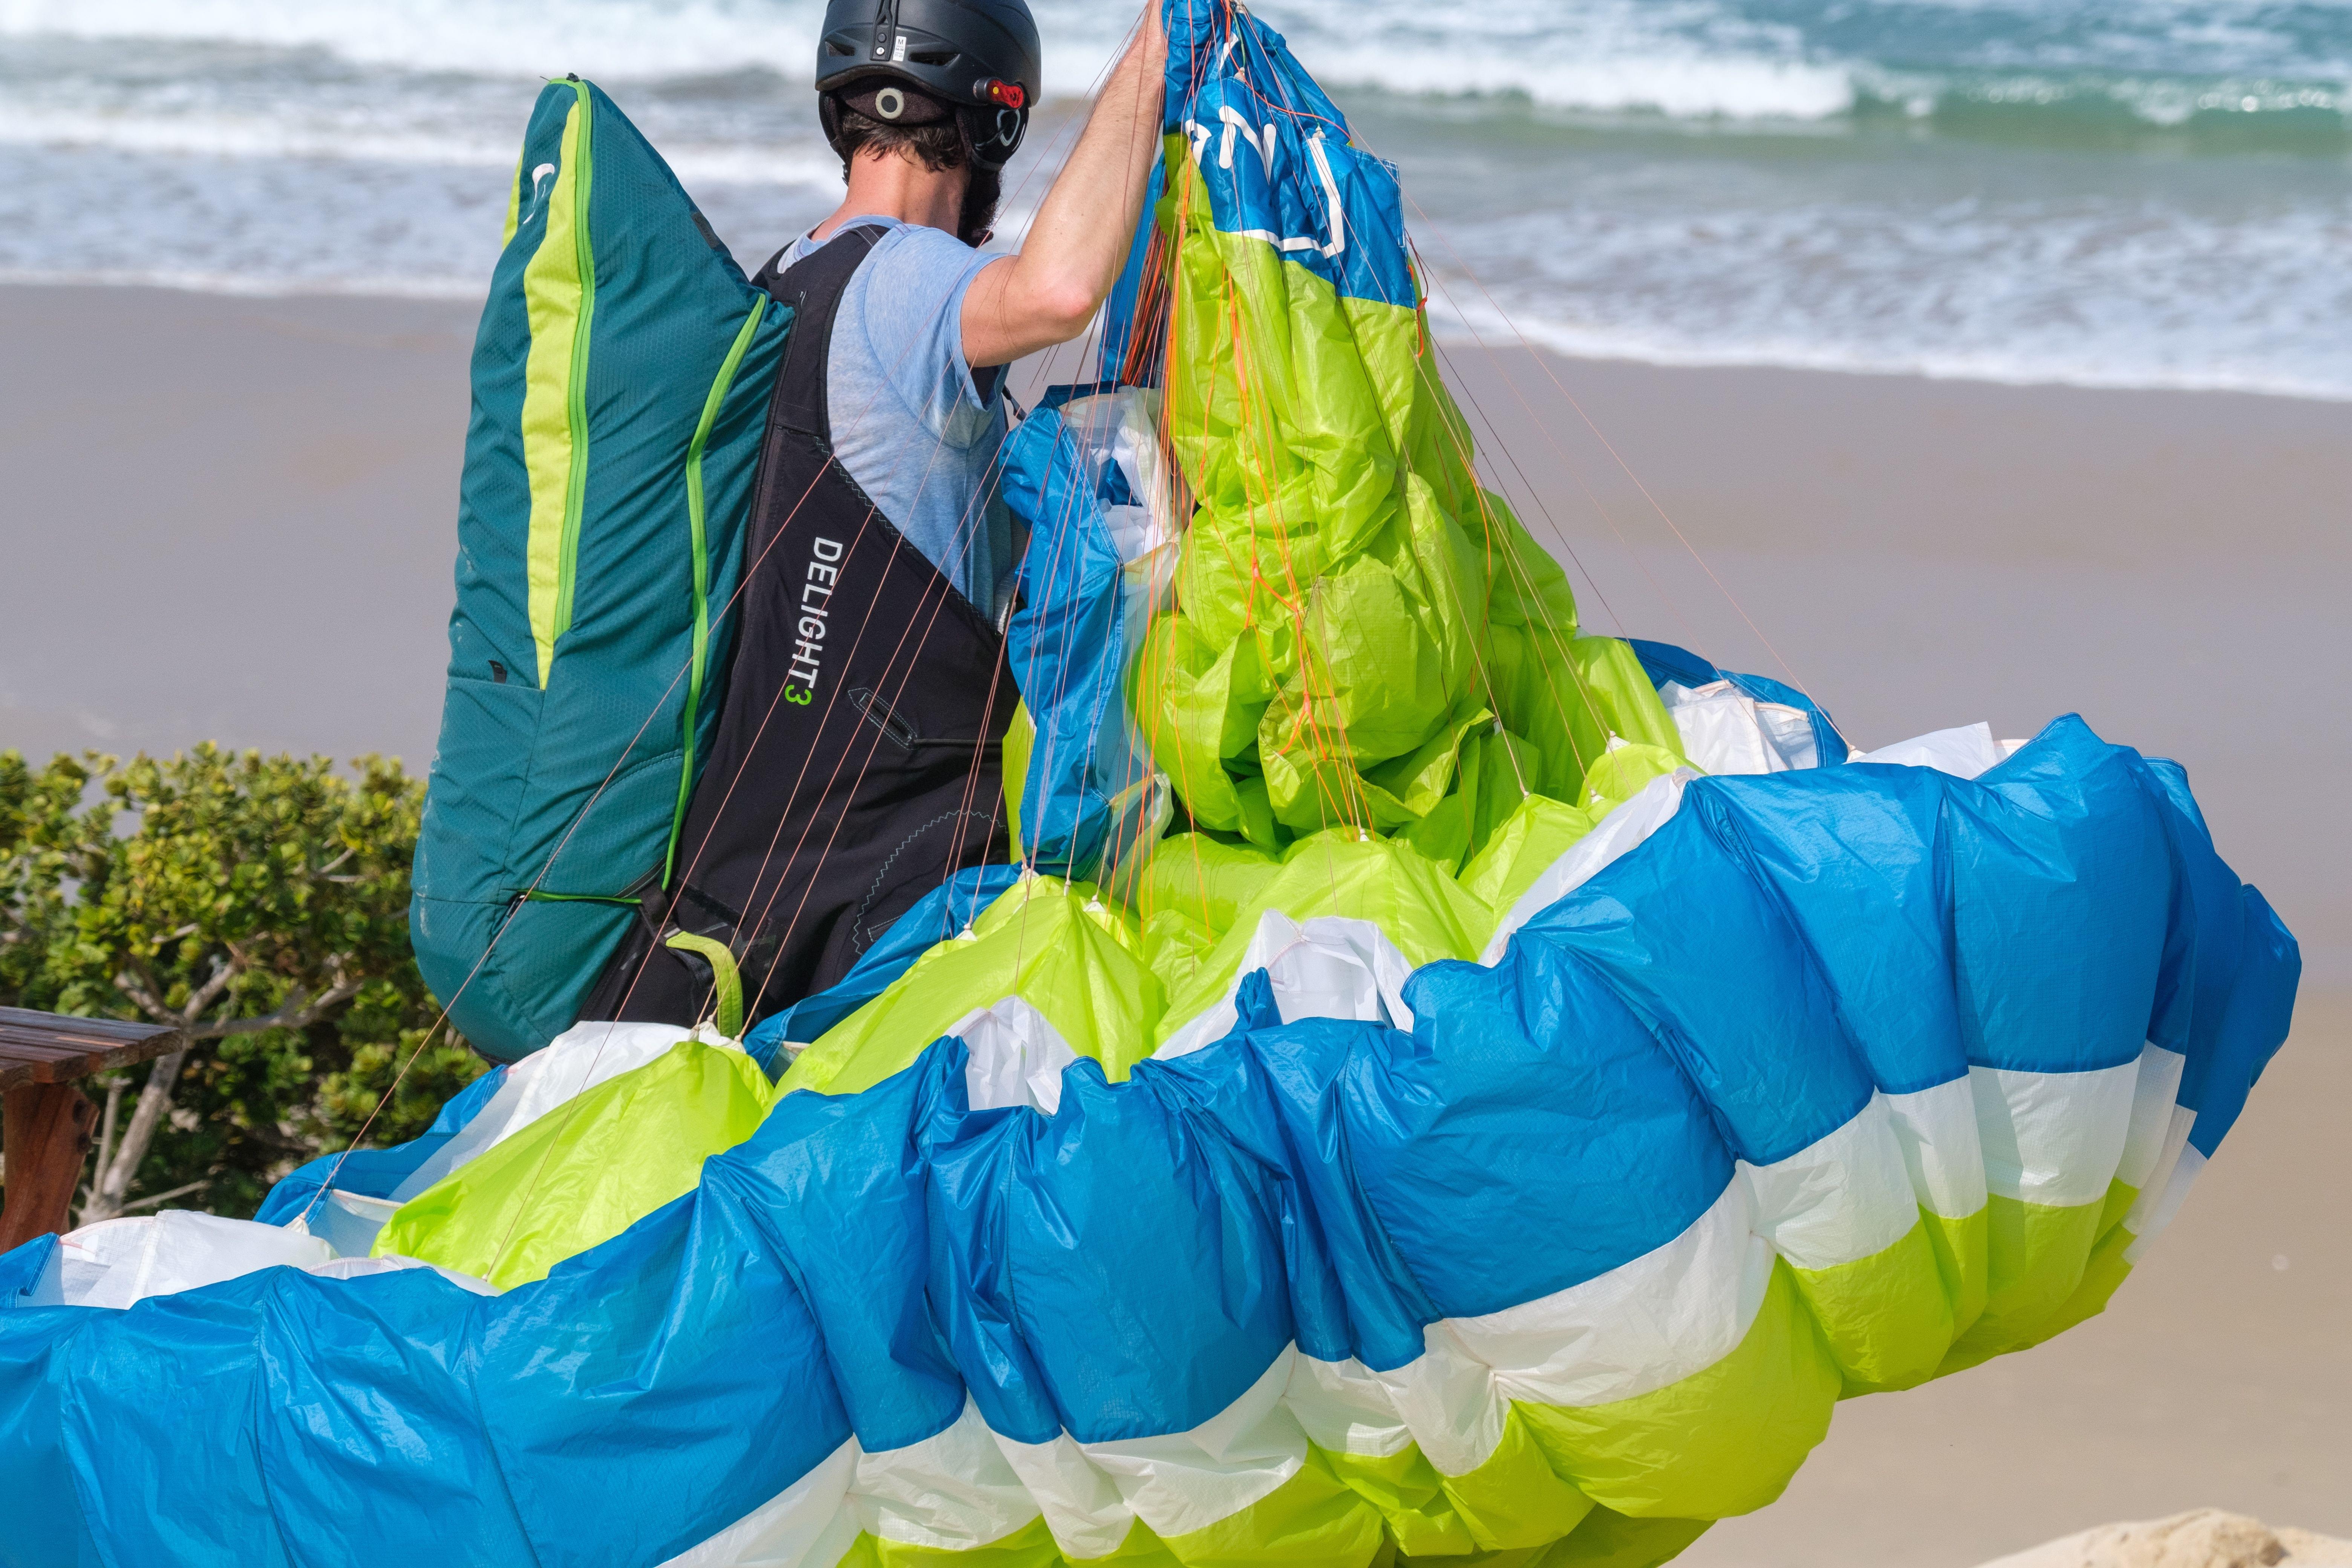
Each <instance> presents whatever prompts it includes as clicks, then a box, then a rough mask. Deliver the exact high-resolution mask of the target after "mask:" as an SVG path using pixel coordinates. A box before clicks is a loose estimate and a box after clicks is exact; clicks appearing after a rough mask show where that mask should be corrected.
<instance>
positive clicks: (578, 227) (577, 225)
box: [555, 77, 596, 641]
mask: <svg viewBox="0 0 2352 1568" xmlns="http://www.w3.org/2000/svg"><path fill="white" fill-rule="evenodd" d="M572 91H573V92H575V93H577V94H579V95H580V146H579V163H580V166H579V170H578V173H577V174H576V176H575V177H574V179H573V180H572V253H573V257H574V265H576V266H577V267H578V268H579V269H580V314H579V317H578V319H577V320H575V321H573V322H572V365H571V385H570V388H569V390H568V394H567V402H566V407H567V409H568V411H569V413H570V415H571V419H572V471H571V473H570V474H569V475H568V476H566V477H567V479H569V481H570V484H569V488H568V489H566V491H565V493H564V497H563V545H562V551H563V565H562V576H561V577H560V578H559V579H558V580H557V585H556V590H555V636H556V639H557V640H558V641H562V637H563V634H564V633H565V632H568V631H570V630H571V629H572V579H573V577H574V576H575V575H576V574H577V573H578V571H579V568H580V513H581V510H582V507H583V503H584V502H585V500H586V499H587V494H588V342H589V327H590V325H591V323H592V322H593V321H594V320H595V316H596V251H595V247H594V246H593V244H591V243H590V240H589V237H588V195H589V187H590V186H591V185H592V184H593V183H594V180H595V174H596V153H595V132H596V123H595V106H594V102H593V100H592V99H591V98H590V97H589V95H588V84H587V83H586V82H584V81H582V80H581V79H579V78H578V77H573V78H572Z"/></svg>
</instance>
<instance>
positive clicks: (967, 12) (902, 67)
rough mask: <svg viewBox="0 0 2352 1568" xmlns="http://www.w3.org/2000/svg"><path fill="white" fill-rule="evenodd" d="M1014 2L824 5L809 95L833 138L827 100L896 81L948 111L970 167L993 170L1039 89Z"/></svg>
mask: <svg viewBox="0 0 2352 1568" xmlns="http://www.w3.org/2000/svg"><path fill="white" fill-rule="evenodd" d="M1039 55H1040V47H1039V44H1038V40H1037V24H1036V22H1035V21H1034V20H1033V19H1032V18H1031V17H1030V15H1029V7H1028V5H1026V4H1024V0H827V4H826V5H825V8H824V36H823V37H820V38H819V39H818V41H817V46H816V89H817V91H819V92H821V93H823V94H824V95H825V105H824V122H825V134H826V136H827V138H828V139H829V140H834V139H835V134H834V128H835V124H836V123H837V118H838V112H839V111H838V109H837V107H836V105H835V100H836V98H837V97H839V96H841V95H842V94H844V93H845V90H846V89H850V88H852V87H853V86H858V85H863V86H866V87H869V88H872V87H879V86H882V85H885V84H887V82H890V81H901V82H905V83H907V84H908V86H910V87H913V88H915V89H918V90H919V91H920V92H923V93H926V94H928V95H929V96H930V97H932V98H935V99H938V100H940V101H941V102H943V103H945V104H947V105H948V106H950V107H951V108H952V109H954V110H956V120H957V121H958V123H960V124H961V126H962V127H963V132H964V138H965V140H966V141H967V142H969V143H970V144H971V153H972V157H973V158H974V160H975V161H977V162H979V163H982V164H985V165H986V166H988V167H990V168H992V169H1001V168H1003V166H1004V163H1005V161H1006V160H1007V159H1009V158H1011V157H1012V156H1013V152H1014V150H1015V149H1017V148H1018V147H1019V146H1020V145H1021V138H1022V137H1023V135H1024V134H1025V133H1026V132H1027V131H1028V128H1029V109H1030V106H1031V105H1032V104H1034V103H1035V102H1036V101H1037V95H1038V93H1039V92H1040V91H1041V90H1042V89H1043V87H1044V85H1045V84H1044V75H1045V72H1044V67H1043V65H1042V64H1041V62H1040V58H1039Z"/></svg>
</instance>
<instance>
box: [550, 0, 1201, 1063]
mask: <svg viewBox="0 0 2352 1568" xmlns="http://www.w3.org/2000/svg"><path fill="white" fill-rule="evenodd" d="M817 54H818V63H817V79H816V87H817V91H818V94H819V114H820V117H821V120H822V122H823V124H824V128H825V132H826V135H827V138H828V140H829V141H830V142H832V144H833V146H834V149H835V151H836V152H837V153H840V154H841V158H842V164H843V174H844V177H845V180H846V182H847V184H848V192H847V194H846V195H845V197H844V199H843V201H842V204H841V205H840V207H839V208H838V209H836V210H835V212H834V214H833V215H832V216H829V217H827V218H826V219H825V220H824V222H823V223H821V224H819V225H818V226H816V227H815V228H814V229H813V230H811V231H810V232H809V233H808V234H807V235H805V236H803V237H801V238H800V239H798V240H796V241H794V242H793V244H791V245H789V246H786V247H784V248H783V249H782V251H781V252H779V253H778V254H777V256H776V257H775V258H773V259H772V260H771V261H770V262H769V264H768V265H767V266H766V267H765V268H761V271H760V273H759V274H758V276H757V277H756V278H755V279H753V281H754V282H755V283H757V284H758V285H759V286H761V287H763V288H765V289H767V290H768V291H769V293H770V294H772V296H773V297H774V298H775V299H776V300H778V301H779V302H780V303H782V304H783V305H786V306H789V307H790V308H791V309H792V310H793V311H794V312H795V315H794V321H793V331H792V337H791V340H790V343H789V346H788V347H787V349H786V352H785V356H784V363H783V366H782V371H781V373H780V375H779V379H778V384H777V388H776V393H775V399H774V404H773V405H772V408H771V411H770V415H769V424H768V433H767V444H766V446H765V447H764V449H763V451H762V454H761V471H760V479H759V482H758V485H757V487H756V489H755V491H754V494H753V499H752V510H751V528H750V530H749V531H748V535H747V539H746V543H745V552H746V553H745V575H746V586H745V590H744V594H743V597H742V601H741V605H740V610H739V612H738V613H739V615H740V626H739V630H738V637H739V643H738V651H737V653H736V656H735V659H734V664H733V668H732V671H731V673H730V677H729V686H728V690H727V695H726V703H725V707H724V708H723V710H722V711H721V716H720V720H719V732H718V738H717V741H716V742H715V743H714V745H713V748H712V753H711V756H710V758H709V761H708V762H707V763H706V764H705V766H704V769H703V773H702V776H701V780H700V783H699V784H698V787H697V790H696V793H695V796H694V799H693V801H692V803H691V805H690V806H689V807H688V815H687V821H686V830H685V833H684V835H683V837H682V838H681V840H680V845H681V852H682V854H683V855H684V856H685V857H686V864H685V867H684V869H683V874H682V875H681V877H680V878H679V880H678V885H677V889H675V891H674V892H671V893H667V894H665V893H662V892H661V891H660V890H659V889H655V890H654V891H653V892H652V894H651V895H650V896H649V897H648V898H647V900H646V904H645V905H644V906H643V911H644V916H645V918H644V919H643V921H641V922H640V924H639V927H638V929H637V931H636V932H635V936H634V938H633V940H632V941H631V942H629V943H628V944H626V945H625V947H624V948H623V950H622V952H620V954H619V955H617V956H616V958H615V959H614V963H613V964H612V966H611V967H610V968H609V969H608V970H607V972H606V973H605V975H604V979H603V981H602V982H601V983H600V984H599V985H598V988H597V992H596V994H595V995H594V996H593V997H592V998H591V1000H590V1002H589V1005H588V1009H587V1012H586V1013H585V1015H584V1016H589V1017H596V1018H627V1019H643V1020H652V1021H667V1022H672V1023H679V1024H690V1023H693V1022H695V1021H696V1020H697V1019H698V1018H700V1017H702V1016H705V1015H706V1014H707V1013H708V1011H709V1005H710V998H711V995H712V993H713V988H714V984H715V982H716V980H717V976H716V975H715V974H714V973H713V971H712V969H711V968H710V967H709V962H708V961H706V960H705V959H703V958H701V957H699V956H697V955H696V952H694V951H692V950H695V949H699V950H700V951H702V952H708V951H709V948H708V946H707V945H705V944H703V943H698V942H695V941H693V940H692V939H695V938H701V939H708V941H710V942H719V943H720V944H723V945H724V947H725V948H726V950H727V952H728V953H729V954H730V956H731V958H732V961H733V963H735V965H736V966H737V967H738V968H739V969H740V973H741V978H742V984H743V990H744V1000H745V1001H746V1003H747V1004H748V1006H747V1009H746V1016H747V1018H750V1019H754V1020H756V1019H757V1018H759V1017H761V1016H764V1015H766V1014H769V1013H773V1012H775V1011H777V1010H778V1009H780V1008H782V1007H783V1006H785V1005H789V1004H791V1003H793V1002H794V1001H797V1000H798V999H799V998H801V997H802V996H804V995H807V994H812V993H814V992H815V991H819V990H822V989H824V987H826V986H828V985H830V984H833V983H834V982H835V981H836V980H838V979H840V978H841V976H842V975H843V974H845V973H847V971H848V970H849V969H850V967H851V966H852V965H854V964H855V963H856V961H857V959H858V957H859V956H860V955H861V954H862V953H863V952H865V951H866V949H867V948H868V947H870V946H872V945H873V943H874V942H876V941H877V939H878V938H879V937H880V936H881V935H882V934H883V933H884V932H885V931H887V930H888V929H889V927H890V925H891V923H892V922H893V921H896V920H897V919H898V916H899V915H901V914H903V913H905V912H906V910H908V908H909V907H910V906H911V905H912V904H914V903H915V902H916V901H917V900H919V899H920V898H921V897H922V896H923V895H924V894H926V893H928V892H929V891H931V890H932V889H935V888H937V887H939V886H940V883H941V882H942V881H943V880H944V879H946V878H947V877H949V876H950V875H951V874H952V873H954V872H955V871H957V870H958V869H960V868H963V867H966V866H971V865H975V864H980V863H982V862H985V861H991V860H1003V858H1005V857H1006V854H1007V852H1008V843H1007V824H1006V821H1005V815H1004V810H1003V802H1002V779H1001V757H1000V752H1001V746H1002V742H1003V735H1004V731H1005V729H1006V727H1007V725H1008V724H1009V722H1010V721H1011V717H1012V711H1013V706H1014V704H1015V702H1016V701H1017V700H1018V693H1017V692H1016V691H1015V690H1014V689H1013V680H1012V679H1011V676H1010V673H1009V672H1008V671H1007V670H1006V668H1005V667H1004V639H1003V630H1004V626H1005V623H1006V621H1007V619H1008V617H1009V616H1010V614H1011V611H1012V608H1013V606H1012V604H1011V595H1012V583H1013V568H1014V566H1015V565H1016V560H1015V544H1014V538H1013V522H1012V519H1011V517H1010V515H1009V514H1008V512H1007V511H1006V510H1005V508H1004V506H1003V502H1002V501H1001V500H999V499H998V498H997V497H996V495H995V480H996V478H997V476H996V473H995V468H994V465H995V459H996V456H997V448H998V447H999V446H1000V445H1001V444H1002V443H1003V439H1004V436H1005V431H1006V425H1007V419H1006V408H1005V401H1004V395H1003V382H1004V379H1005V374H1004V373H1005V368H1006V367H1007V366H1009V365H1011V364H1012V363H1013V361H1014V360H1017V359H1019V358H1021V357H1022V356H1023V355H1024V354H1029V353H1035V352H1037V351H1039V350H1041V349H1046V348H1051V347H1053V346H1055V345H1056V344H1059V343H1065V342H1070V341H1071V340H1073V339H1075V338H1076V337H1078V336H1079V335H1080V334H1082V333H1083V332H1085V331H1086V330H1087V326H1088V325H1089V324H1090V323H1091V322H1092V321H1093V319H1094V317H1095V314H1096V312H1097V310H1099V309H1100V307H1101V305H1102V302H1103V300H1105V298H1106V297H1108V294H1109V292H1110V289H1111V287H1112V284H1113V282H1114V281H1115V280H1116V279H1117V278H1118V274H1119V271H1120V269H1121V268H1122V266H1123V265H1124V263H1125V260H1126V257H1127V249H1128V245H1129V239H1130V237H1132V236H1133V234H1134V232H1135V228H1136V224H1137V221H1138V219H1139V216H1140V214H1141V209H1142V204H1143V201H1144V194H1145V189H1146V184H1147V181H1148V179H1149V177H1150V170H1151V166H1152V163H1153V161H1154V160H1155V158H1156V157H1157V156H1158V153H1159V148H1160V118H1161V108H1162V96H1163V81H1164V76H1165V71H1166V58H1167V40H1166V37H1165V34H1164V32H1163V30H1162V28H1161V25H1160V15H1159V9H1158V5H1157V4H1156V3H1155V4H1153V5H1149V6H1147V7H1146V10H1145V15H1144V18H1143V22H1142V25H1141V26H1139V29H1138V31H1137V34H1136V36H1135V37H1134V39H1133V40H1132V41H1131V42H1130V44H1129V47H1128V49H1127V51H1126V52H1125V54H1124V55H1123V56H1122V58H1120V60H1119V62H1118V66H1117V67H1116V68H1115V69H1114V70H1113V72H1112V74H1111V76H1110V79H1109V80H1108V84H1107V85H1106V86H1105V88H1104V89H1103V91H1102V94H1101V96H1100V97H1099V98H1098V99H1097V101H1096V104H1095V106H1094V110H1093V113H1092V115H1091V117H1090V118H1089V120H1088V121H1087V126H1086V130H1085V132H1084V133H1083V134H1082V135H1081V136H1080V137H1079V139H1078V142H1077V146H1076V150H1075V151H1074V152H1073V153H1071V155H1070V157H1069V160H1068V162H1067V163H1065V164H1064V166H1063V168H1062V172H1061V174H1059V175H1058V176H1057V177H1056V178H1055V182H1054V184H1053V187H1052V189H1051V191H1050V192H1049V193H1048V194H1047V195H1046V197H1045V203H1044V205H1043V206H1042V207H1041V208H1040V210H1039V212H1038V215H1037V217H1036V220H1035V222H1034V224H1033V225H1032V226H1031V228H1030V232H1029V236H1028V238H1027V239H1026V241H1025V242H1024V245H1023V247H1022V248H1021V252H1020V254H1019V255H1017V256H1011V257H994V258H992V257H990V256H987V255H984V254H982V252H981V251H980V250H979V249H978V247H980V246H981V245H982V244H984V243H985V242H986V240H987V238H988V230H989V227H990V225H991V224H992V222H993V221H994V215H995V209H996V205H997V203H998V199H999V196H1000V193H1001V188H1002V187H1001V176H1002V171H1003V166H1004V163H1005V161H1006V160H1007V159H1008V158H1010V157H1011V156H1012V154H1013V152H1014V151H1015V150H1016V149H1017V148H1018V147H1019V146H1020V144H1021V142H1022V140H1023V138H1024V134H1025V132H1026V129H1027V124H1028V116H1029V112H1030V108H1031V106H1032V105H1033V104H1034V103H1035V102H1036V100H1037V98H1038V96H1039V91H1040V89H1041V86H1042V84H1041V82H1040V79H1039V77H1040V68H1039V49H1038V38H1037V30H1036V26H1035V24H1034V22H1033V21H1032V20H1031V18H1030V16H1029V11H1028V7H1027V5H1025V4H1024V0H832V4H831V5H830V6H829V8H828V10H827V12H826V16H825V23H824V37H823V39H822V41H821V42H820V43H819V45H818V51H817ZM681 933H683V935H684V938H685V939H686V940H684V941H682V942H676V943H673V939H676V938H678V937H679V936H680V934H681Z"/></svg>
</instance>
